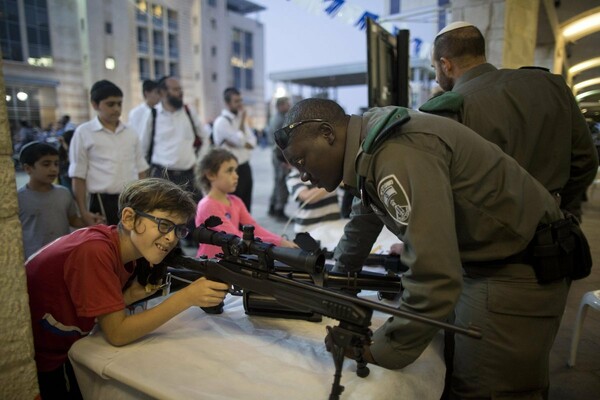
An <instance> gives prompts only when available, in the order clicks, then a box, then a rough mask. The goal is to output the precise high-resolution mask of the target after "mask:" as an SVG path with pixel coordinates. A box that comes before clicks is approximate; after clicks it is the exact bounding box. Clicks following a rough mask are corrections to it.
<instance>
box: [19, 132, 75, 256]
mask: <svg viewBox="0 0 600 400" xmlns="http://www.w3.org/2000/svg"><path fill="white" fill-rule="evenodd" d="M19 161H20V162H21V165H22V166H23V170H24V171H25V172H27V175H29V182H28V183H27V184H25V185H24V186H23V187H21V188H20V189H19V190H18V192H17V197H18V200H19V219H20V220H21V226H22V228H23V249H24V251H25V258H29V256H31V255H32V254H33V253H35V252H36V251H38V250H39V249H41V248H42V247H43V246H45V245H46V244H48V243H50V242H52V241H53V240H55V239H58V238H59V237H61V236H63V235H67V234H68V233H70V232H71V229H70V226H72V227H74V228H82V227H84V226H85V223H84V222H83V220H82V219H81V217H80V216H79V213H78V211H77V206H76V204H75V201H74V200H73V196H71V192H70V191H69V190H68V189H66V188H64V187H63V186H59V185H55V184H54V183H53V182H54V181H55V180H56V178H57V177H58V150H56V149H55V148H54V147H52V146H50V145H49V144H46V143H40V142H30V143H28V144H26V145H25V146H24V147H23V148H22V149H21V153H20V155H19Z"/></svg>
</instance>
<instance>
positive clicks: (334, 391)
mask: <svg viewBox="0 0 600 400" xmlns="http://www.w3.org/2000/svg"><path fill="white" fill-rule="evenodd" d="M345 325H346V324H344V322H340V324H339V325H338V326H334V327H330V326H328V327H327V333H328V336H329V337H330V338H331V355H332V357H333V363H334V365H335V373H334V375H333V383H332V384H331V393H330V394H329V400H339V398H340V395H341V394H342V392H343V391H344V386H342V385H341V384H340V381H341V379H342V368H343V366H344V357H345V355H346V349H350V348H352V350H353V353H354V358H355V360H356V375H358V376H359V377H361V378H365V377H367V376H368V375H369V372H370V371H369V367H367V362H366V361H365V360H364V358H363V348H364V346H365V345H367V344H369V343H370V342H371V335H372V332H371V330H370V329H368V328H366V329H362V328H361V329H359V330H357V327H356V326H347V325H346V326H345Z"/></svg>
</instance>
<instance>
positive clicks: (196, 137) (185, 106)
mask: <svg viewBox="0 0 600 400" xmlns="http://www.w3.org/2000/svg"><path fill="white" fill-rule="evenodd" d="M183 108H184V109H185V113H186V114H187V116H188V118H189V119H190V125H192V131H194V140H196V139H200V140H202V138H201V137H200V136H198V130H197V129H196V124H194V119H193V118H192V114H191V113H190V109H189V108H188V106H187V104H184V105H183Z"/></svg>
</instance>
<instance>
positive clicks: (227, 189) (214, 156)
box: [195, 149, 298, 257]
mask: <svg viewBox="0 0 600 400" xmlns="http://www.w3.org/2000/svg"><path fill="white" fill-rule="evenodd" d="M237 166H238V162H237V159H236V158H235V156H234V155H233V154H232V153H231V152H229V151H227V150H225V149H213V150H211V151H210V152H209V153H208V154H206V156H204V158H203V159H202V161H201V162H200V163H199V164H198V165H197V167H196V177H197V178H196V179H197V180H198V183H199V184H200V186H201V187H202V189H203V190H204V191H205V192H208V193H207V195H206V196H204V197H203V198H202V200H200V203H198V208H197V210H196V219H195V221H196V226H200V225H201V224H203V223H204V221H205V220H206V219H207V218H208V217H210V216H213V215H214V216H216V217H219V218H221V221H223V224H221V225H219V226H217V227H215V228H214V229H215V230H218V231H224V232H226V233H230V234H233V235H238V236H242V231H241V230H240V226H242V225H253V226H254V228H255V230H254V236H255V237H256V238H260V239H261V240H262V241H263V242H268V243H273V244H274V245H276V246H283V247H298V246H297V245H296V244H295V243H294V242H291V241H289V240H285V239H283V238H282V237H281V236H279V235H276V234H274V233H272V232H269V231H268V230H266V229H264V228H262V227H261V226H260V225H258V223H257V222H256V221H255V220H254V218H252V216H251V215H250V213H249V212H248V209H247V208H246V206H245V205H244V203H243V202H242V200H241V199H240V198H239V197H237V196H235V195H232V194H230V193H233V192H234V191H235V188H236V187H237V184H238V174H237ZM221 252H222V250H221V248H220V247H219V246H213V245H210V244H205V243H200V246H199V247H198V253H197V256H198V257H199V256H208V257H214V256H215V255H216V254H217V253H221Z"/></svg>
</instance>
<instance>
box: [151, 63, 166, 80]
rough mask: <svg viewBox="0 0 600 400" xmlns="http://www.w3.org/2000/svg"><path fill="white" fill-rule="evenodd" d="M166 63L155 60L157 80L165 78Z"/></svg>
mask: <svg viewBox="0 0 600 400" xmlns="http://www.w3.org/2000/svg"><path fill="white" fill-rule="evenodd" d="M165 75H166V73H165V62H164V61H161V60H154V76H155V78H156V79H160V78H162V77H163V76H165Z"/></svg>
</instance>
